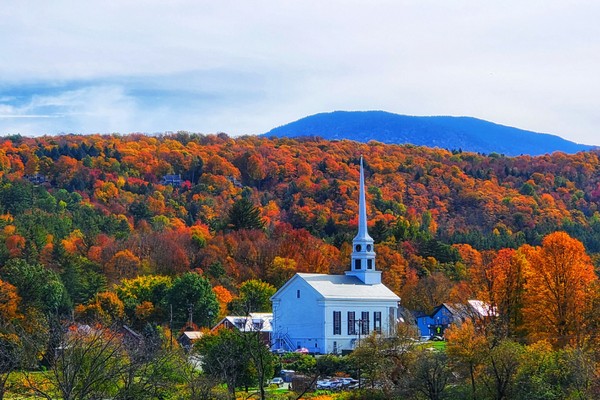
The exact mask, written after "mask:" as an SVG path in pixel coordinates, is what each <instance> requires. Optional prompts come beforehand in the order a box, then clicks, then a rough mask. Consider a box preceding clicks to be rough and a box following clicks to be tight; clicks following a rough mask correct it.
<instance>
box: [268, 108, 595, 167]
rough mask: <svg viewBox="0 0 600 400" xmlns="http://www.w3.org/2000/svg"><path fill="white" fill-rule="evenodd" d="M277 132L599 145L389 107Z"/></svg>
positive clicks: (511, 146)
mask: <svg viewBox="0 0 600 400" xmlns="http://www.w3.org/2000/svg"><path fill="white" fill-rule="evenodd" d="M263 135H265V136H276V137H301V136H319V137H322V138H324V139H329V140H335V139H338V140H339V139H349V140H354V141H358V142H364V143H367V142H369V141H370V140H376V141H379V142H382V143H387V144H413V145H417V146H427V147H440V148H445V149H449V150H457V149H461V150H464V151H472V152H478V153H500V154H505V155H508V156H517V155H521V154H529V155H532V156H535V155H542V154H547V153H553V152H555V151H562V152H565V153H568V154H573V153H577V152H579V151H587V150H592V149H594V148H597V146H590V145H585V144H579V143H575V142H572V141H569V140H566V139H563V138H561V137H560V136H558V135H554V134H549V133H539V132H533V131H528V130H525V129H520V128H515V127H511V126H507V125H501V124H497V123H494V122H490V121H486V120H483V119H479V118H474V117H466V116H460V117H453V116H410V115H402V114H394V113H390V112H386V111H333V112H327V113H319V114H313V115H310V116H307V117H304V118H301V119H299V120H296V121H294V122H290V123H288V124H285V125H282V126H279V127H277V128H274V129H272V130H270V131H269V132H267V133H265V134H263Z"/></svg>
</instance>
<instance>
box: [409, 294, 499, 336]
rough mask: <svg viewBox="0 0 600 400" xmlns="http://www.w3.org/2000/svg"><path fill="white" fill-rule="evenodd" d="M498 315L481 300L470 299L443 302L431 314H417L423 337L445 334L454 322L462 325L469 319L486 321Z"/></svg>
mask: <svg viewBox="0 0 600 400" xmlns="http://www.w3.org/2000/svg"><path fill="white" fill-rule="evenodd" d="M495 315H496V312H495V310H493V308H492V307H491V306H490V305H489V304H488V303H486V302H483V301H481V300H468V301H467V303H466V304H460V303H443V304H440V305H439V306H437V307H435V308H434V309H433V312H432V313H431V314H423V313H418V314H415V317H416V320H417V326H418V328H419V332H420V334H421V336H422V337H433V336H444V332H445V331H446V329H447V328H448V327H449V326H450V325H453V324H458V325H460V324H461V323H463V322H465V321H466V320H467V319H471V320H473V321H475V322H485V321H488V320H489V319H491V318H493V317H494V316H495Z"/></svg>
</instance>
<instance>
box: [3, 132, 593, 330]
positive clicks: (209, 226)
mask: <svg viewBox="0 0 600 400" xmlns="http://www.w3.org/2000/svg"><path fill="white" fill-rule="evenodd" d="M361 155H363V156H364V157H365V171H366V185H367V187H368V195H367V196H368V197H367V202H368V212H369V222H370V233H371V236H373V237H374V238H375V240H376V244H377V255H378V267H379V268H380V269H382V270H384V271H385V272H384V279H385V281H386V283H387V284H388V285H389V286H390V287H391V288H392V289H393V290H394V291H396V292H397V293H400V294H401V295H402V297H403V301H405V302H406V303H407V304H412V306H414V307H415V308H419V309H423V310H427V309H428V308H430V307H431V306H432V304H433V303H435V302H436V301H439V300H445V299H447V297H448V296H450V294H449V293H451V288H452V286H453V285H454V286H455V287H456V285H459V284H460V283H461V282H463V281H465V280H466V279H467V272H468V266H469V262H468V259H467V258H468V257H467V255H466V254H467V253H468V251H466V250H465V249H467V248H471V247H472V248H473V249H474V250H473V251H477V250H480V251H482V250H486V249H496V250H497V249H502V248H507V247H508V248H517V247H519V246H521V245H523V244H531V245H539V244H541V241H542V238H543V237H544V236H546V235H547V234H548V233H551V232H554V231H557V230H563V231H566V232H567V233H569V234H570V235H571V236H573V237H575V238H577V239H579V240H581V241H582V242H583V243H584V245H585V246H586V250H587V252H588V253H589V254H592V255H594V254H597V253H600V213H599V212H598V206H599V203H600V174H599V169H600V163H599V155H600V153H598V152H595V151H590V152H581V153H577V154H574V155H567V154H564V153H554V154H552V155H545V156H539V157H530V156H521V157H515V158H508V157H502V156H498V155H495V154H493V155H490V156H484V155H479V154H475V153H467V152H449V151H446V150H439V149H428V148H425V147H416V146H412V145H403V146H400V145H385V144H382V143H378V142H370V143H368V144H360V143H356V142H353V141H327V140H320V139H314V140H312V139H305V140H292V139H287V138H282V139H268V138H264V137H242V138H238V139H232V138H229V137H228V136H226V135H224V134H221V135H217V136H203V135H195V134H188V133H185V132H182V133H178V134H173V135H165V136H160V137H150V136H143V135H129V136H118V135H113V136H98V135H96V136H74V135H69V136H59V137H40V138H22V137H11V138H5V139H4V140H3V142H2V144H1V145H0V266H4V265H5V264H7V262H9V260H10V259H23V260H25V261H26V262H27V263H29V264H38V263H39V264H41V265H42V266H44V267H45V268H47V269H50V270H52V271H54V272H55V273H56V274H57V275H58V276H59V277H60V279H61V280H62V282H63V283H64V285H65V287H66V290H67V292H68V296H69V301H70V304H73V305H75V304H90V302H93V301H99V300H98V299H97V298H96V300H94V299H95V297H94V296H96V294H97V293H98V292H102V291H103V290H106V289H112V288H113V284H117V285H122V283H121V282H122V281H123V280H124V279H132V278H135V277H137V276H138V275H173V276H176V275H180V274H182V273H184V272H187V271H190V270H197V271H199V272H201V273H202V274H203V275H204V276H205V277H207V278H208V279H209V280H210V283H211V285H212V286H213V287H214V288H215V293H217V298H218V299H219V301H220V302H221V312H225V309H224V308H223V307H225V306H226V303H227V302H229V301H230V300H231V298H232V295H233V296H235V294H236V292H237V291H238V285H239V284H240V283H242V282H245V281H247V280H250V279H260V280H263V281H266V282H269V283H271V284H273V285H274V286H276V287H278V286H280V285H281V284H282V283H283V282H285V280H286V279H288V278H289V277H290V276H291V275H292V274H293V273H294V272H296V271H311V272H323V273H341V272H342V271H344V270H347V269H348V265H347V264H348V263H349V259H350V257H349V255H350V252H351V249H350V246H349V245H350V242H351V240H352V237H353V236H354V234H355V229H356V222H357V221H356V218H357V217H356V216H357V198H358V166H357V163H358V160H359V157H360V156H361ZM36 174H38V175H36ZM168 174H176V175H180V176H181V178H182V183H181V184H179V183H177V184H175V185H170V184H166V183H164V182H163V177H164V176H165V175H168ZM33 177H37V178H38V181H36V180H35V179H34V178H33ZM39 178H43V179H42V180H45V182H39ZM32 181H33V183H32ZM261 226H264V229H256V228H260V227H261ZM246 228H248V229H246ZM453 244H457V245H455V246H451V245H453ZM466 245H469V246H467V247H465V246H466ZM2 270H3V267H0V274H1V273H2ZM3 276H5V275H3ZM425 278H427V279H429V280H431V281H432V282H434V281H435V282H437V283H436V284H437V285H438V286H440V285H441V284H440V279H442V280H444V282H445V283H444V285H446V289H447V290H446V289H445V290H446V291H445V292H444V293H445V294H441V295H439V296H438V295H435V296H434V295H433V294H432V296H430V298H429V299H423V298H419V299H417V298H416V297H415V298H413V299H412V300H411V296H413V294H411V293H414V292H411V291H410V290H412V289H411V288H415V285H417V283H418V282H421V281H424V279H425ZM4 279H6V278H4ZM169 285H170V283H169ZM411 285H412V286H411ZM153 287H154V286H153ZM122 288H123V286H121V289H120V290H121V292H118V291H117V292H118V293H119V296H120V298H121V299H130V301H131V302H130V303H127V302H126V304H125V311H126V312H128V313H129V315H130V316H131V315H134V314H135V313H136V312H137V313H138V314H139V315H138V314H135V315H137V317H136V318H140V320H144V318H145V319H146V320H151V319H152V318H154V319H155V320H156V321H157V322H164V321H165V318H166V317H165V312H166V310H165V304H159V303H160V301H158V300H157V303H156V304H145V305H143V304H142V303H143V301H142V300H139V299H138V300H136V298H135V296H129V297H128V295H127V294H126V293H125V294H123V289H122ZM136 290H137V289H136ZM161 290H162V289H161ZM165 290H166V289H165ZM20 296H22V297H26V296H27V293H20ZM152 296H154V295H152ZM436 296H437V297H436ZM440 296H441V297H440ZM443 296H446V298H443ZM148 297H149V298H150V297H151V296H150V295H148ZM128 301H129V300H128ZM136 301H137V302H136ZM148 301H149V303H152V302H151V301H150V300H148ZM161 301H162V300H161ZM182 301H184V300H182ZM411 301H412V303H411ZM433 305H435V304H433ZM150 306H152V307H156V308H157V309H159V308H161V307H162V310H159V311H160V312H159V311H157V310H154V309H150V310H145V311H144V309H143V307H150ZM136 307H142V308H141V309H138V308H136ZM144 312H145V314H144ZM161 312H162V314H161ZM178 312H179V313H180V314H181V315H182V317H181V319H183V320H185V316H186V315H187V314H186V310H179V311H178ZM215 317H216V315H213V314H205V315H202V316H199V317H198V318H200V319H199V320H203V321H209V319H210V318H213V320H214V318H215Z"/></svg>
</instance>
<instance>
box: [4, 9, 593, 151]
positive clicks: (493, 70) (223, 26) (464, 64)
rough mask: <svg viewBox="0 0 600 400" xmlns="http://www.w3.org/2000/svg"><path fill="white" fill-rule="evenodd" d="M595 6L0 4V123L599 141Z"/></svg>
mask: <svg viewBox="0 0 600 400" xmlns="http://www.w3.org/2000/svg"><path fill="white" fill-rule="evenodd" d="M598 17H600V2H598V1H595V0H590V1H578V0H570V1H553V0H543V1H534V0H528V1H522V0H518V1H517V0H503V1H481V0H472V1H442V0H438V1H433V0H431V1H430V0H414V1H402V0H390V1H374V0H368V1H367V0H365V1H351V0H346V1H336V0H325V1H324V0H317V1H312V0H299V1H287V0H283V1H282V0H276V1H267V0H265V1H245V0H238V1H227V0H217V1H215V0H212V1H194V0H169V1H164V0H143V1H142V0H140V1H133V0H114V1H109V0H103V1H95V0H87V1H72V0H68V1H67V0H64V1H63V0H53V1H46V0H39V1H27V0H7V1H3V4H2V7H0V37H2V40H1V41H0V58H1V61H0V135H6V134H14V133H21V134H23V135H42V134H55V133H61V132H74V133H94V132H100V133H110V132H119V133H130V132H147V133H154V132H165V131H178V130H188V131H192V132H202V133H214V132H227V133H229V134H231V135H239V134H255V133H263V132H266V131H268V130H270V129H271V128H273V127H276V126H279V125H282V124H285V123H287V122H291V121H294V120H296V119H299V118H302V117H304V116H307V115H310V114H314V113H318V112H326V111H334V110H385V111H390V112H394V113H399V114H409V115H454V116H462V115H466V116H473V117H478V118H482V119H486V120H490V121H493V122H497V123H501V124H504V125H511V126H515V127H519V128H523V129H529V130H533V131H538V132H546V133H554V134H558V135H560V136H562V137H564V138H566V139H569V140H572V141H575V142H579V143H585V144H596V145H600V129H599V126H600V23H598Z"/></svg>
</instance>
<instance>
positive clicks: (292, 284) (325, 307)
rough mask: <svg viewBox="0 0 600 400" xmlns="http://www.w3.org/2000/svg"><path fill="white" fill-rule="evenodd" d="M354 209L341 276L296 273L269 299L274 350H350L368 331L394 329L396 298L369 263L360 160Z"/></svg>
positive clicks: (369, 241)
mask: <svg viewBox="0 0 600 400" xmlns="http://www.w3.org/2000/svg"><path fill="white" fill-rule="evenodd" d="M358 208H359V209H358V215H359V218H358V234H357V235H356V237H355V238H354V240H353V241H352V246H353V252H352V256H351V258H352V259H351V264H350V270H349V271H346V273H345V275H325V274H306V273H298V274H296V275H294V276H293V277H292V278H291V279H290V280H289V281H287V282H286V283H285V285H283V286H282V287H281V289H279V290H278V291H277V292H276V293H275V294H274V295H273V297H271V301H272V302H273V320H272V328H273V334H272V341H271V344H272V348H273V349H274V350H277V349H281V350H285V351H294V350H297V349H307V350H308V351H309V352H310V353H318V354H328V353H334V354H339V353H342V352H348V351H351V350H353V349H354V348H355V347H356V345H357V343H358V342H359V341H360V339H361V337H363V338H364V337H366V336H368V335H370V334H371V333H372V332H373V331H375V332H377V333H379V334H382V335H386V336H387V335H393V334H394V333H395V328H396V321H397V317H398V305H399V301H400V298H399V297H398V296H397V295H395V294H394V293H393V292H392V291H391V290H390V289H388V288H387V287H386V286H385V285H384V284H382V283H381V271H377V269H376V267H375V249H374V247H373V239H372V238H371V237H370V236H369V233H368V231H367V206H366V203H365V183H364V172H363V165H362V158H361V161H360V194H359V205H358ZM303 351H305V350H303Z"/></svg>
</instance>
